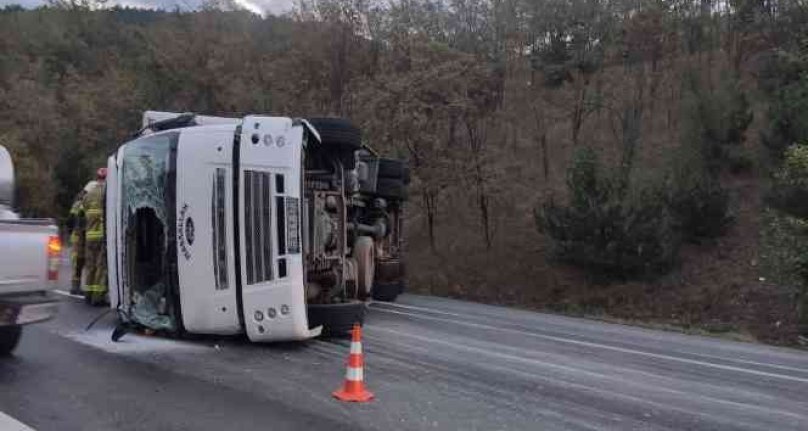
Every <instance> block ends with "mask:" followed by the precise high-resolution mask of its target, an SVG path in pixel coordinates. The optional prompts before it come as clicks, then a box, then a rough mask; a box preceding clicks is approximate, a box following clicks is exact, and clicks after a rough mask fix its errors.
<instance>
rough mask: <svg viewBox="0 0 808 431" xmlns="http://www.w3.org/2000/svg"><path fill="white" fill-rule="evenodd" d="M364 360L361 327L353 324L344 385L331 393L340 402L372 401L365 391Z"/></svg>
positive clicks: (369, 393) (369, 394) (371, 394)
mask: <svg viewBox="0 0 808 431" xmlns="http://www.w3.org/2000/svg"><path fill="white" fill-rule="evenodd" d="M364 374H365V373H364V359H363V355H362V327H361V326H359V324H358V323H356V324H354V327H353V330H352V331H351V354H350V355H349V356H348V369H347V370H346V371H345V384H344V385H343V386H342V388H341V389H338V390H336V391H334V392H333V394H334V397H335V398H337V399H338V400H341V401H352V402H357V403H365V402H368V401H370V400H372V399H373V393H371V392H370V391H368V390H367V389H365V382H364V379H365V376H364Z"/></svg>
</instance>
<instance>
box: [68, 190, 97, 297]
mask: <svg viewBox="0 0 808 431" xmlns="http://www.w3.org/2000/svg"><path fill="white" fill-rule="evenodd" d="M94 182H95V181H92V182H91V183H90V184H88V186H90V185H91V184H92V183H94ZM86 189H87V188H86V187H85V189H84V190H82V191H81V192H79V194H78V196H77V197H76V200H75V201H73V206H72V207H70V215H69V217H68V220H69V222H68V226H69V229H70V258H71V263H72V266H73V268H72V269H73V270H72V272H71V279H70V293H72V294H74V295H81V294H82V291H81V273H82V270H83V269H84V258H85V256H84V255H85V250H84V248H85V246H84V230H85V228H86V223H87V220H86V219H85V217H84V205H83V200H84V195H85V194H86Z"/></svg>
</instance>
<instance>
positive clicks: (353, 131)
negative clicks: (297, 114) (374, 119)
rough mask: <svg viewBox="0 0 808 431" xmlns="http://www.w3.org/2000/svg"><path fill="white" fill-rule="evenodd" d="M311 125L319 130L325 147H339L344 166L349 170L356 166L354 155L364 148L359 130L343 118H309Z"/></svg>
mask: <svg viewBox="0 0 808 431" xmlns="http://www.w3.org/2000/svg"><path fill="white" fill-rule="evenodd" d="M308 120H309V124H311V125H312V126H314V128H315V129H317V133H319V134H320V140H321V141H322V143H323V145H324V146H329V147H337V150H338V151H339V152H340V153H341V154H340V158H341V159H342V164H343V165H344V166H345V168H347V169H353V168H354V166H355V165H356V158H355V156H354V153H355V152H356V151H357V150H359V149H361V148H362V133H361V132H360V131H359V128H357V127H356V126H354V125H353V124H352V123H351V122H350V121H348V120H345V119H343V118H309V119H308Z"/></svg>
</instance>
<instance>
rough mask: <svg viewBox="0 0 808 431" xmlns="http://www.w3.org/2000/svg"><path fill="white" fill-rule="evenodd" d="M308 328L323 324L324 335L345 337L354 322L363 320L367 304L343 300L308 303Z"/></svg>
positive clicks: (362, 321) (360, 322)
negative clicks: (331, 302)
mask: <svg viewBox="0 0 808 431" xmlns="http://www.w3.org/2000/svg"><path fill="white" fill-rule="evenodd" d="M307 309H308V314H309V328H316V327H318V326H320V325H322V326H323V335H325V336H326V337H346V336H348V335H349V334H350V332H351V329H352V328H353V325H354V323H359V324H360V325H361V324H363V323H364V322H365V310H366V309H367V306H366V305H365V303H364V302H362V301H351V302H344V303H341V304H309V306H308V308H307Z"/></svg>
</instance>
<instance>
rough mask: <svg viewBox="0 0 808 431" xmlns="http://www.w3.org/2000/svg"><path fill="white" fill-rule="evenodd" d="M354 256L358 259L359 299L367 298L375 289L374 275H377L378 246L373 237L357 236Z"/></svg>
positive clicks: (357, 280) (357, 284)
mask: <svg viewBox="0 0 808 431" xmlns="http://www.w3.org/2000/svg"><path fill="white" fill-rule="evenodd" d="M352 254H353V258H354V259H356V266H357V268H356V286H357V287H358V290H359V292H358V294H359V298H358V299H365V298H367V297H369V296H370V291H371V290H372V289H373V277H374V275H375V262H376V248H375V247H374V245H373V238H371V237H369V236H360V237H358V238H356V242H354V246H353V253H352Z"/></svg>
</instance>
